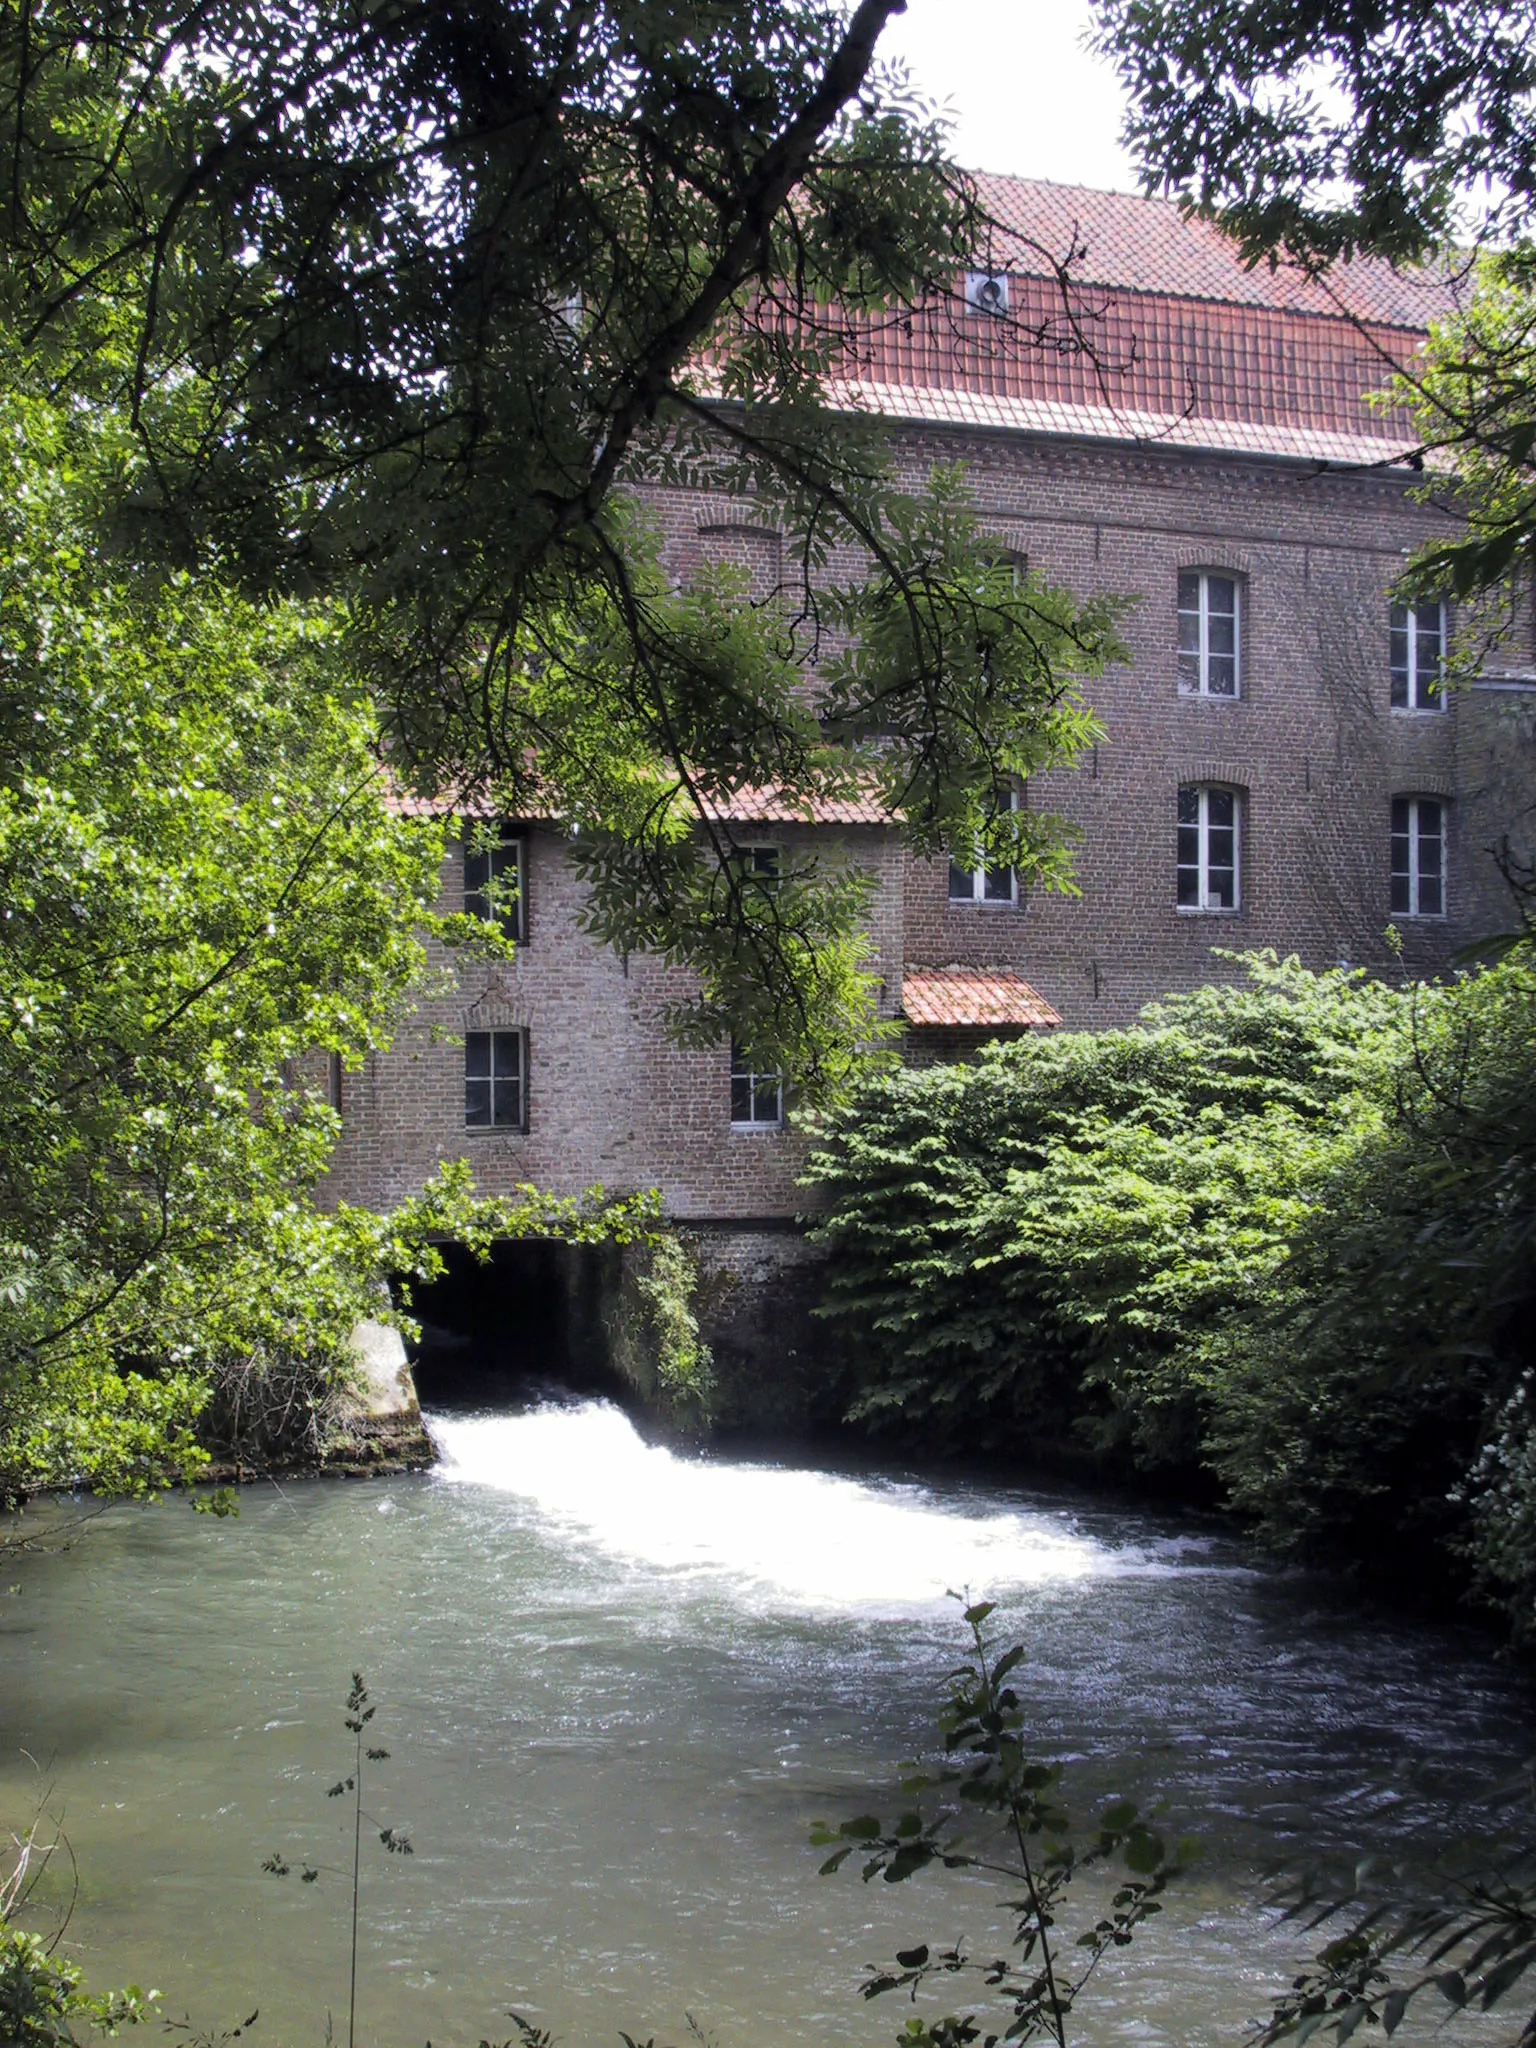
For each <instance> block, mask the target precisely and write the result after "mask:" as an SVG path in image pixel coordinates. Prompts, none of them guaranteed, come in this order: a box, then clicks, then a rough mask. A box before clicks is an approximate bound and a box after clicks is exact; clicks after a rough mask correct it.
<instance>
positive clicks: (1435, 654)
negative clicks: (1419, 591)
mask: <svg viewBox="0 0 1536 2048" xmlns="http://www.w3.org/2000/svg"><path fill="white" fill-rule="evenodd" d="M1417 617H1418V631H1417V633H1416V635H1415V641H1416V645H1415V648H1414V653H1415V656H1416V664H1415V665H1416V668H1417V671H1418V672H1417V675H1416V677H1415V682H1416V683H1417V686H1418V691H1417V694H1418V708H1419V709H1420V710H1421V711H1428V710H1431V709H1433V708H1434V707H1435V706H1437V705H1438V704H1439V703H1440V694H1439V691H1438V689H1437V688H1436V685H1437V684H1438V682H1439V680H1440V654H1441V642H1440V618H1441V613H1440V607H1439V605H1437V604H1433V605H1420V607H1419V610H1418V615H1417Z"/></svg>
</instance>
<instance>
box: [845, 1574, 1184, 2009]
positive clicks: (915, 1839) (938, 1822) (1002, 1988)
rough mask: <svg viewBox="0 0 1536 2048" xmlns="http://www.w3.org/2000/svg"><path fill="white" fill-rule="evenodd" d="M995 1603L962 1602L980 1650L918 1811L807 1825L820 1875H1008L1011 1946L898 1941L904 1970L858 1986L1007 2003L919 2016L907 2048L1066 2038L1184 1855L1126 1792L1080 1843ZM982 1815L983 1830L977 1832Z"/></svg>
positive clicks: (915, 1788)
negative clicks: (1015, 1679)
mask: <svg viewBox="0 0 1536 2048" xmlns="http://www.w3.org/2000/svg"><path fill="white" fill-rule="evenodd" d="M995 1611H996V1610H995V1606H994V1604H993V1603H992V1602H991V1601H987V1600H982V1601H978V1602H976V1603H975V1604H974V1605H970V1606H967V1607H966V1609H965V1622H966V1626H967V1628H968V1629H969V1631H970V1635H971V1654H970V1656H969V1658H968V1660H967V1661H966V1662H965V1663H963V1664H962V1665H960V1666H959V1668H958V1669H957V1670H955V1671H954V1672H952V1673H951V1674H950V1695H949V1699H948V1700H947V1702H946V1703H945V1706H944V1708H943V1711H942V1712H941V1713H940V1715H939V1731H940V1733H941V1734H942V1735H943V1737H944V1754H945V1758H946V1762H945V1763H944V1765H943V1766H942V1767H940V1768H938V1769H936V1770H920V1769H916V1768H915V1767H914V1768H912V1769H911V1771H910V1773H909V1775H908V1776H907V1777H906V1778H905V1779H904V1780H903V1783H902V1791H903V1794H904V1795H905V1796H907V1797H908V1798H910V1799H911V1800H912V1802H913V1804H912V1806H911V1808H910V1810H909V1811H908V1812H906V1813H904V1814H903V1815H901V1817H900V1818H899V1819H897V1820H896V1821H894V1822H893V1823H891V1824H889V1825H887V1824H886V1823H884V1822H882V1821H881V1820H879V1819H878V1818H877V1817H876V1816H875V1815H873V1814H861V1815H860V1816H858V1817H857V1818H856V1819H854V1820H846V1821H842V1822H840V1823H839V1824H838V1825H837V1827H835V1828H833V1827H831V1826H829V1825H828V1824H827V1823H826V1822H818V1823H817V1824H816V1826H815V1827H814V1828H813V1830H812V1833H811V1840H812V1842H813V1843H814V1844H815V1845H816V1846H818V1847H820V1848H830V1849H831V1850H832V1854H831V1855H830V1856H829V1857H828V1858H827V1860H826V1862H825V1863H823V1865H822V1866H821V1872H822V1875H823V1876H824V1877H826V1876H830V1875H831V1874H832V1873H833V1872H834V1871H836V1870H839V1869H840V1868H841V1867H842V1865H843V1864H844V1863H845V1862H846V1861H847V1860H848V1858H849V1857H850V1856H854V1855H857V1856H860V1857H862V1858H863V1864H862V1872H861V1874H862V1876H863V1879H864V1882H865V1883H866V1884H868V1883H869V1882H870V1881H871V1879H873V1878H876V1877H879V1878H883V1879H884V1881H885V1882H886V1883H887V1884H903V1883H905V1882H906V1881H907V1879H909V1878H911V1877H915V1876H916V1875H917V1873H918V1872H919V1871H921V1870H926V1869H928V1868H929V1867H930V1866H935V1865H936V1866H938V1867H940V1868H942V1869H945V1870H966V1871H974V1872H977V1873H978V1874H980V1875H982V1876H986V1877H992V1878H1000V1879H1001V1880H1003V1882H1004V1883H1005V1884H1006V1885H1007V1886H1008V1890H1009V1894H1010V1896H1009V1897H1008V1898H1007V1899H1005V1900H1004V1901H1003V1902H1002V1906H1001V1910H1002V1911H1003V1912H1004V1913H1005V1914H1006V1915H1007V1916H1008V1918H1009V1920H1010V1921H1011V1923H1012V1927H1011V1932H1010V1935H1009V1940H1008V1953H1006V1954H1004V1955H996V1954H988V1953H986V1952H985V1951H982V1952H976V1951H974V1950H972V1949H971V1948H970V1947H969V1945H968V1944H967V1943H966V1942H964V1941H963V1940H962V1941H957V1942H955V1943H954V1944H953V1945H952V1946H950V1947H948V1948H944V1949H935V1948H933V1947H932V1946H931V1945H930V1944H929V1943H927V1942H919V1943H917V1944H915V1945H914V1946H913V1947H911V1948H906V1949H901V1950H898V1951H897V1955H896V1961H895V1967H894V1968H893V1969H887V1970H877V1971H875V1972H874V1974H873V1975H871V1976H870V1977H869V1978H867V1979H866V1981H865V1983H864V1984H863V1986H862V1987H861V1989H862V1991H863V1995H864V1996H865V1998H879V1997H881V1996H882V1995H883V1994H884V1993H885V1992H888V1991H905V1992H906V1993H907V1994H908V1996H909V1997H910V1999H911V2000H912V2002H913V2003H914V2004H916V2003H917V2000H918V1997H919V1995H920V1994H921V1993H923V1992H924V1991H926V1990H929V1989H930V1988H941V1987H942V1989H943V1990H944V1991H945V1993H946V1995H952V1993H953V1991H954V1990H955V1989H957V1988H959V1987H960V1986H962V1985H965V1984H967V1983H970V1984H975V1985H977V1986H978V1988H984V1990H985V1992H986V1993H987V1994H988V2000H989V2005H990V2008H991V2011H992V2012H993V2013H997V2012H998V2009H999V2008H1001V2013H1000V2016H998V2017H995V2018H992V2019H990V2020H988V2019H979V2018H978V2017H977V2014H976V2013H975V2012H974V2011H971V2012H968V2013H965V2014H964V2015H962V2016H957V2015H955V2014H953V2013H949V2014H946V2015H945V2016H944V2017H943V2018H941V2019H930V2018H928V2017H926V2016H925V2015H923V2014H921V2013H920V2014H918V2015H917V2016H916V2017H914V2018H913V2019H911V2020H909V2021H908V2023H907V2025H906V2026H905V2028H904V2029H903V2030H902V2033H901V2035H900V2036H899V2037H898V2038H899V2039H900V2040H901V2041H902V2042H903V2043H910V2044H911V2048H966V2044H968V2043H971V2042H979V2043H981V2044H982V2048H997V2044H998V2042H999V2041H1040V2040H1043V2041H1054V2042H1055V2043H1056V2044H1057V2048H1066V2044H1067V2030H1068V2025H1069V2022H1070V2021H1071V2020H1072V2019H1073V2018H1074V2017H1075V2015H1076V2011H1077V2004H1078V2000H1079V1999H1080V1998H1081V1996H1082V1994H1083V1992H1084V1990H1085V1989H1086V1988H1087V1986H1088V1984H1089V1983H1090V1982H1091V1980H1092V1979H1093V1978H1094V1976H1095V1975H1096V1974H1097V1972H1098V1970H1099V1968H1100V1966H1101V1964H1102V1963H1103V1962H1104V1961H1105V1959H1106V1958H1107V1957H1108V1956H1110V1955H1112V1954H1113V1953H1114V1951H1115V1950H1116V1949H1121V1948H1125V1947H1127V1946H1128V1945H1129V1943H1130V1942H1131V1940H1132V1938H1133V1937H1134V1935H1135V1933H1136V1930H1137V1929H1138V1928H1139V1927H1141V1926H1143V1925H1144V1924H1145V1923H1146V1922H1147V1921H1148V1920H1150V1919H1151V1918H1152V1917H1153V1916H1154V1915H1155V1914H1157V1913H1160V1912H1161V1911H1162V1894H1163V1893H1164V1891H1166V1889H1167V1887H1168V1881H1169V1879H1170V1877H1172V1876H1173V1875H1174V1874H1175V1873H1176V1872H1177V1870H1178V1869H1179V1867H1180V1865H1181V1863H1182V1862H1183V1861H1184V1860H1185V1857H1186V1856H1187V1854H1188V1851H1187V1848H1186V1847H1185V1846H1183V1845H1181V1846H1180V1847H1179V1848H1178V1849H1177V1850H1175V1851H1174V1852H1173V1853H1172V1854H1170V1853H1169V1851H1168V1849H1167V1847H1166V1845H1165V1843H1164V1841H1163V1838H1162V1836H1161V1835H1160V1834H1159V1833H1158V1832H1157V1830H1156V1829H1155V1828H1154V1827H1152V1826H1151V1824H1150V1823H1149V1822H1148V1821H1147V1820H1146V1819H1145V1818H1143V1816H1142V1815H1140V1814H1139V1813H1138V1812H1137V1810H1136V1808H1135V1806H1134V1805H1133V1804H1132V1803H1131V1802H1130V1801H1129V1800H1119V1801H1116V1802H1114V1803H1113V1804H1111V1805H1110V1806H1109V1807H1107V1808H1106V1809H1105V1811H1104V1813H1103V1814H1102V1815H1101V1817H1100V1819H1099V1822H1098V1825H1097V1826H1096V1828H1095V1829H1094V1831H1093V1833H1092V1835H1091V1836H1090V1838H1089V1840H1088V1842H1087V1843H1086V1845H1084V1846H1082V1847H1079V1846H1078V1845H1077V1844H1075V1843H1074V1842H1073V1840H1072V1821H1071V1817H1070V1816H1069V1814H1068V1812H1067V1810H1066V1808H1065V1807H1064V1806H1063V1805H1062V1803H1061V1798H1060V1793H1059V1789H1058V1788H1059V1784H1060V1779H1061V1769H1060V1766H1059V1765H1057V1764H1050V1763H1045V1762H1042V1761H1040V1760H1038V1759H1036V1758H1034V1757H1031V1756H1030V1755H1029V1753H1028V1748H1027V1744H1026V1740H1025V1736H1026V1729H1025V1715H1024V1708H1023V1705H1022V1703H1021V1701H1020V1699H1019V1695H1018V1693H1017V1691H1016V1690H1015V1688H1014V1686H1013V1684H1011V1683H1010V1680H1011V1678H1012V1676H1013V1674H1014V1673H1015V1672H1016V1671H1017V1670H1018V1669H1019V1668H1020V1666H1021V1665H1023V1663H1024V1661H1025V1657H1026V1650H1025V1646H1024V1645H1023V1644H1022V1643H1015V1644H1013V1645H1012V1647H1011V1648H1009V1649H1006V1650H999V1649H998V1648H997V1647H996V1645H995V1643H994V1642H993V1640H992V1638H991V1637H990V1636H989V1635H988V1633H987V1626H986V1624H987V1621H988V1619H989V1617H990V1616H991V1615H992V1614H993V1613H994V1612H995ZM936 1794H937V1795H938V1797H939V1800H940V1802H958V1803H957V1804H956V1803H940V1804H938V1805H937V1806H935V1805H934V1804H933V1800H934V1795H936ZM925 1802H928V1805H927V1810H926V1811H925V1810H924V1803H925ZM977 1824H980V1826H981V1827H982V1828H983V1830H984V1833H983V1834H982V1835H981V1837H980V1839H972V1833H971V1831H972V1830H974V1828H975V1827H976V1826H977ZM1116 1862H1118V1863H1120V1864H1121V1865H1123V1871H1122V1872H1121V1873H1120V1874H1118V1875H1117V1876H1116V1877H1115V1878H1114V1880H1113V1882H1112V1885H1111V1889H1110V1896H1109V1899H1108V1901H1107V1903H1106V1904H1105V1905H1104V1906H1103V1907H1102V1909H1101V1910H1100V1911H1099V1912H1098V1913H1097V1914H1096V1915H1094V1916H1092V1917H1091V1918H1089V1919H1088V1920H1087V1922H1086V1924H1085V1925H1084V1926H1083V1927H1082V1928H1081V1929H1080V1931H1078V1932H1077V1933H1075V1934H1070V1933H1069V1932H1068V1931H1067V1930H1066V1929H1065V1928H1064V1927H1063V1926H1062V1925H1061V1924H1060V1923H1061V1922H1062V1920H1063V1919H1064V1917H1065V1914H1066V1909H1067V1906H1068V1903H1069V1899H1070V1894H1071V1887H1072V1885H1073V1882H1074V1880H1075V1879H1078V1878H1080V1877H1083V1876H1085V1875H1087V1874H1089V1873H1094V1872H1096V1871H1098V1870H1100V1868H1101V1867H1102V1868H1103V1869H1105V1870H1107V1869H1108V1868H1109V1867H1110V1866H1111V1865H1112V1864H1114V1863H1116ZM945 1980H951V1981H950V1982H946V1981H945Z"/></svg>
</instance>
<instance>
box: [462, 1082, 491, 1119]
mask: <svg viewBox="0 0 1536 2048" xmlns="http://www.w3.org/2000/svg"><path fill="white" fill-rule="evenodd" d="M490 1120H491V1081H490V1076H489V1075H488V1074H487V1075H485V1076H484V1077H483V1078H478V1079H477V1078H476V1076H475V1075H473V1074H466V1075H465V1076H464V1121H465V1123H467V1124H488V1123H489V1122H490Z"/></svg>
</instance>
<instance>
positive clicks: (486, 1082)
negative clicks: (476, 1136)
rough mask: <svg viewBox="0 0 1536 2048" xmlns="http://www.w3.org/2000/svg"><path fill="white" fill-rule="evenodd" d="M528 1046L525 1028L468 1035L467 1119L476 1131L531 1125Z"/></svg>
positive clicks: (524, 1127)
mask: <svg viewBox="0 0 1536 2048" xmlns="http://www.w3.org/2000/svg"><path fill="white" fill-rule="evenodd" d="M527 1113H528V1048H527V1041H526V1040H525V1038H524V1036H523V1033H522V1032H521V1031H466V1032H465V1034H464V1121H465V1123H466V1124H468V1125H469V1127H470V1128H471V1129H472V1130H498V1131H521V1130H525V1129H526V1128H527Z"/></svg>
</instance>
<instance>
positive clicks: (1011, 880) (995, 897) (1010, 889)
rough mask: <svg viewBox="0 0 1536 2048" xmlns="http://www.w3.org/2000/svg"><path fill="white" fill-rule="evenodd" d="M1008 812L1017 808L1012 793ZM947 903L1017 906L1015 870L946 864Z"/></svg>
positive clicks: (954, 861) (1017, 805)
mask: <svg viewBox="0 0 1536 2048" xmlns="http://www.w3.org/2000/svg"><path fill="white" fill-rule="evenodd" d="M1008 808H1009V809H1010V810H1013V811H1016V810H1017V809H1018V808H1019V792H1018V791H1017V790H1016V789H1015V790H1011V791H1010V792H1009V796H1008ZM949 900H950V902H951V903H994V904H1008V903H1017V902H1018V900H1019V876H1018V870H1017V869H1016V868H985V867H982V868H971V867H966V866H964V865H963V864H962V863H961V862H960V861H957V860H954V859H951V861H950V863H949Z"/></svg>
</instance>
